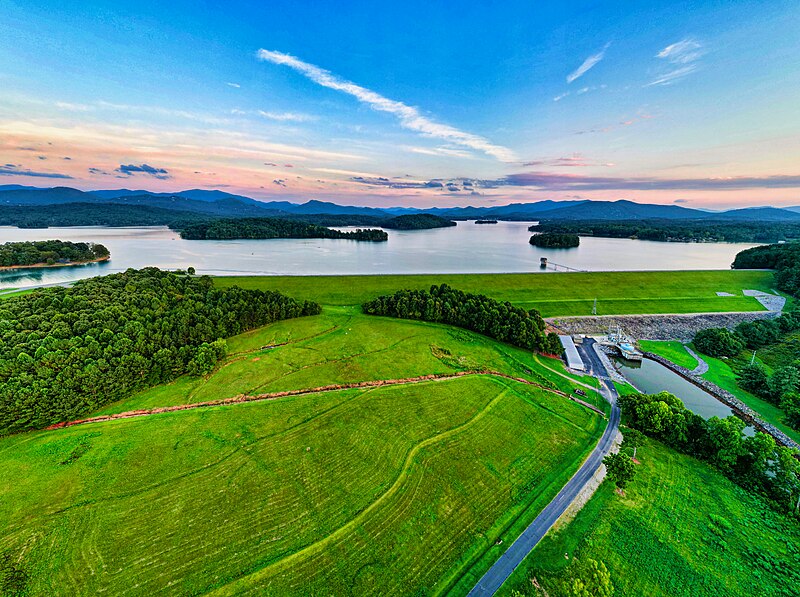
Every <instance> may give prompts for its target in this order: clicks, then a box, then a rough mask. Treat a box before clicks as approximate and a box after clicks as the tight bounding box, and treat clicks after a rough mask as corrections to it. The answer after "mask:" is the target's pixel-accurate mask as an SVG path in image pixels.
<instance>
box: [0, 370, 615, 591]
mask: <svg viewBox="0 0 800 597" xmlns="http://www.w3.org/2000/svg"><path fill="white" fill-rule="evenodd" d="M604 424H605V423H604V421H603V419H602V418H601V417H599V416H598V415H596V414H594V413H592V412H591V411H589V410H587V409H585V408H582V407H580V406H579V405H577V404H575V403H573V402H570V401H568V400H564V399H560V400H554V399H553V397H552V395H550V394H547V393H545V392H543V391H541V390H537V389H536V388H532V387H531V386H526V385H524V384H520V383H518V382H512V381H508V380H498V379H494V378H486V377H471V378H461V379H456V380H451V381H438V382H427V383H423V384H414V385H408V386H394V387H383V388H379V389H372V390H346V391H338V392H328V393H321V394H313V395H306V396H298V397H292V398H284V399H280V400H274V401H269V402H260V403H248V404H238V405H234V406H226V407H215V408H207V409H198V410H190V411H182V412H175V413H168V414H161V415H154V416H149V417H144V418H138V419H126V420H118V421H112V422H108V423H99V424H94V425H89V426H82V427H72V428H67V429H63V430H57V431H42V432H34V433H27V434H22V435H17V436H12V437H6V438H3V439H2V440H0V454H1V455H2V457H1V458H0V479H2V481H0V527H2V528H3V532H2V536H1V537H0V553H5V554H8V555H9V556H10V558H11V561H13V562H14V565H15V566H16V568H17V569H18V570H20V571H22V574H23V576H25V575H27V589H28V591H29V594H31V595H45V594H47V595H56V594H62V595H76V594H98V593H105V594H108V595H121V594H134V595H145V594H148V595H149V594H153V593H157V592H170V593H175V594H198V593H203V592H208V591H214V590H218V591H219V592H220V593H222V594H231V593H241V592H253V593H259V594H273V595H308V594H322V593H325V594H350V593H353V594H368V593H376V592H381V593H384V594H415V593H416V594H442V593H445V592H447V591H448V590H449V589H450V588H451V587H453V586H455V585H456V584H457V583H458V582H466V583H467V584H469V583H470V582H471V579H472V578H474V577H476V576H477V575H478V574H480V573H481V572H482V571H483V570H482V569H481V568H480V567H479V568H477V569H473V564H474V563H475V562H477V561H480V562H484V561H486V558H488V560H491V559H493V558H494V557H496V556H497V555H499V553H500V552H501V551H502V549H503V548H502V547H500V546H497V545H495V544H496V543H497V542H498V541H499V540H500V539H502V540H503V541H504V543H505V544H506V545H507V544H508V542H509V541H510V540H512V539H513V538H514V536H515V535H516V534H517V533H518V532H519V531H520V530H521V528H522V527H523V526H524V524H527V522H529V521H530V520H531V519H532V518H533V517H534V516H535V513H536V512H538V511H539V510H540V509H541V508H542V507H543V506H544V505H545V504H546V503H547V502H548V501H549V500H550V499H551V498H552V497H553V496H554V495H555V494H556V493H557V492H558V491H559V489H560V488H561V486H562V485H563V484H564V483H565V482H566V480H567V479H568V478H569V476H570V475H571V474H572V473H573V472H574V471H575V470H576V469H577V467H578V466H579V463H580V462H581V461H582V459H583V458H584V457H585V456H586V455H587V454H588V452H589V450H590V449H591V447H592V446H593V444H594V442H595V441H596V438H597V436H598V435H599V433H600V431H601V428H602V427H603V426H604Z"/></svg>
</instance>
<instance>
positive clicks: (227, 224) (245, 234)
mask: <svg viewBox="0 0 800 597" xmlns="http://www.w3.org/2000/svg"><path fill="white" fill-rule="evenodd" d="M180 234H181V238H185V239H189V240H230V239H239V238H243V239H245V238H246V239H268V238H343V239H350V240H362V241H372V242H381V241H385V240H388V238H389V235H388V234H386V232H384V231H383V230H362V229H361V228H359V229H357V230H353V231H347V232H342V231H340V230H332V229H331V228H326V227H325V226H319V225H317V224H307V223H306V222H300V221H297V220H286V219H282V218H226V219H221V220H214V221H210V222H200V223H194V224H189V225H187V226H186V227H184V228H182V229H181V231H180Z"/></svg>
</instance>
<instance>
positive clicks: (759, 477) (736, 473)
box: [619, 392, 800, 514]
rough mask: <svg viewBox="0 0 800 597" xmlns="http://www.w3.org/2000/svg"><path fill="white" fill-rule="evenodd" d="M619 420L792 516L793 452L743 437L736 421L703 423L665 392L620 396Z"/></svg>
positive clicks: (798, 492) (766, 438)
mask: <svg viewBox="0 0 800 597" xmlns="http://www.w3.org/2000/svg"><path fill="white" fill-rule="evenodd" d="M619 404H620V408H621V409H622V416H623V421H624V422H625V423H626V424H627V425H629V426H630V427H632V428H633V429H637V430H639V431H641V432H643V433H644V434H646V435H649V436H650V437H654V438H656V439H659V440H661V441H662V442H664V443H665V444H667V445H668V446H671V447H672V448H675V449H677V450H678V451H680V452H683V453H685V454H689V455H691V456H694V457H695V458H698V459H700V460H705V461H706V462H709V463H710V464H711V465H713V466H714V467H716V468H717V469H718V470H719V471H720V472H722V473H723V474H724V475H726V476H727V477H728V478H729V479H731V480H732V481H733V482H734V483H736V484H738V485H740V486H741V487H743V488H745V489H747V490H748V491H752V492H755V493H758V494H760V495H763V496H765V497H766V498H768V499H769V500H770V501H771V502H772V503H773V504H775V505H776V506H777V507H778V508H780V509H781V510H784V511H786V512H793V513H795V514H797V512H796V509H795V504H796V503H797V500H798V498H800V461H798V460H797V459H796V458H795V452H796V451H795V450H791V449H789V448H785V447H783V446H778V445H776V443H775V440H774V439H773V438H772V436H770V435H767V434H766V433H760V432H759V433H756V434H755V435H754V436H752V437H747V436H745V435H744V433H743V431H744V428H745V422H744V421H742V420H741V419H739V418H738V417H734V416H730V417H726V418H725V419H720V418H718V417H711V418H710V419H708V420H706V419H704V418H703V417H701V416H700V415H696V414H694V413H693V412H692V411H690V410H688V409H687V408H686V407H685V406H684V405H683V403H682V402H681V401H680V400H679V399H678V398H676V397H675V396H673V395H672V394H669V393H667V392H662V393H660V394H652V395H647V394H633V395H627V396H620V397H619Z"/></svg>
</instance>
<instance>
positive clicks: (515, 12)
mask: <svg viewBox="0 0 800 597" xmlns="http://www.w3.org/2000/svg"><path fill="white" fill-rule="evenodd" d="M65 4H68V6H65ZM492 4H493V5H491V6H490V5H489V3H484V2H458V3H455V2H447V3H439V4H436V5H434V4H433V3H430V2H419V3H418V2H402V3H400V2H398V3H392V4H388V3H380V2H259V3H250V2H231V3H225V4H224V5H223V3H196V2H195V3H188V2H172V3H169V5H168V6H167V5H165V3H155V2H138V3H135V4H134V5H122V4H120V3H116V2H81V3H72V2H71V3H64V2H49V1H42V2H37V3H33V2H25V3H21V2H14V1H11V2H8V1H6V2H4V3H3V4H2V5H0V184H2V183H19V184H35V185H40V186H41V185H51V184H64V185H69V186H75V187H78V188H117V187H128V188H146V189H153V190H178V189H182V188H189V187H199V188H220V189H224V190H229V191H231V192H240V193H244V194H248V195H251V196H256V197H260V198H288V199H290V200H294V201H304V200H307V199H330V200H335V201H339V202H349V203H362V204H373V205H388V204H392V205H402V204H408V205H459V204H460V205H466V204H490V203H497V202H508V201H534V200H540V199H572V198H576V197H580V198H587V199H623V198H624V199H631V200H635V201H648V202H658V203H673V202H677V203H681V204H686V205H690V206H698V207H727V206H735V205H745V204H773V205H797V204H800V193H798V190H800V171H798V170H800V166H798V165H799V164H800V159H798V158H800V102H799V101H797V98H798V97H800V35H798V34H797V32H798V31H800V4H799V3H797V2H796V1H795V2H782V1H772V2H746V1H745V2H735V3H734V2H677V3H674V2H647V1H642V2H637V3H635V4H632V3H629V2H616V3H609V2H577V3H575V2H573V3H569V4H568V3H537V2H530V1H529V2H502V3H492ZM131 166H133V167H132V168H131ZM145 166H146V167H145Z"/></svg>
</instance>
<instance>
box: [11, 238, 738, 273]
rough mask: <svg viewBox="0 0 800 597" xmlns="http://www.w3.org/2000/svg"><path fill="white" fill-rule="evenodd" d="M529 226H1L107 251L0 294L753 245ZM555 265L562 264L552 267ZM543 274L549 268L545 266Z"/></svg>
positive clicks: (663, 255)
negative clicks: (306, 233) (229, 233)
mask: <svg viewBox="0 0 800 597" xmlns="http://www.w3.org/2000/svg"><path fill="white" fill-rule="evenodd" d="M530 225H531V222H499V223H498V224H484V225H476V224H475V223H474V222H459V223H458V226H455V227H450V228H437V229H434V230H413V231H397V230H389V231H388V233H389V241H388V242H385V243H368V242H356V241H351V240H332V239H303V240H298V239H273V240H229V241H209V240H183V239H181V238H180V236H179V235H178V234H176V233H175V232H174V231H172V230H170V229H168V228H166V227H160V226H157V227H137V228H104V227H75V228H47V229H20V228H11V227H0V242H10V241H24V240H48V239H59V240H69V241H89V242H99V243H102V244H104V245H106V246H107V247H108V248H109V250H110V251H111V260H110V261H108V262H106V263H102V264H92V265H86V266H77V267H60V268H49V269H27V270H15V271H4V272H0V288H13V287H24V286H31V285H36V284H52V283H59V282H66V281H70V280H75V279H78V278H87V277H91V276H96V275H100V274H106V273H111V272H118V271H124V270H126V269H127V268H129V267H133V268H141V267H145V266H157V267H160V268H163V269H186V268H187V267H189V266H192V267H194V268H195V269H196V270H197V272H198V273H200V274H211V275H245V274H262V275H278V274H297V275H302V274H306V275H317V274H406V273H408V274H411V273H417V274H422V273H500V272H540V271H543V270H541V269H540V268H539V258H540V257H547V258H548V259H549V261H550V263H551V264H553V263H554V264H557V265H556V267H557V269H563V266H566V267H569V268H573V269H578V270H586V271H608V270H617V271H626V270H628V271H631V270H676V269H687V270H689V269H728V268H729V267H730V264H731V262H732V261H733V258H734V256H735V255H736V253H738V252H739V251H741V250H743V249H746V248H748V247H751V246H753V245H750V244H725V243H658V242H651V241H640V240H630V239H609V238H582V239H581V246H580V247H578V248H575V249H541V248H538V247H533V246H531V245H530V244H528V239H529V238H530V236H531V233H530V232H528V226H530ZM558 266H562V267H558ZM546 271H552V270H550V269H548V270H546Z"/></svg>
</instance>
